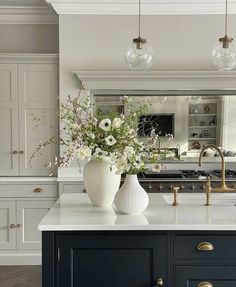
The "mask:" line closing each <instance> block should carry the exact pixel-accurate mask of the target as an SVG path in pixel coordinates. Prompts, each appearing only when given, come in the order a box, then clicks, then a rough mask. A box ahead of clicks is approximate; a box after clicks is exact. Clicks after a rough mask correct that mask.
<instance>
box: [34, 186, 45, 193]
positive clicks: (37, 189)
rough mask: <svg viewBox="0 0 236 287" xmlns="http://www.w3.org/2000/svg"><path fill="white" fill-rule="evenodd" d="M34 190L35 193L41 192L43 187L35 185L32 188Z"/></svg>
mask: <svg viewBox="0 0 236 287" xmlns="http://www.w3.org/2000/svg"><path fill="white" fill-rule="evenodd" d="M34 192H36V193H42V192H43V189H42V188H41V187H37V188H35V189H34Z"/></svg>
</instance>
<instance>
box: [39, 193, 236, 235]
mask: <svg viewBox="0 0 236 287" xmlns="http://www.w3.org/2000/svg"><path fill="white" fill-rule="evenodd" d="M168 196H170V194H169V195H168ZM171 196H172V195H171ZM180 196H181V195H180ZM227 196H229V195H228V194H224V195H223V198H226V199H227ZM230 196H231V197H232V199H231V201H230V200H229V201H224V200H222V201H220V202H217V204H216V205H214V204H213V205H212V206H210V207H206V206H204V203H205V194H199V195H198V198H197V200H196V204H194V201H192V202H190V203H184V201H183V203H182V204H180V206H178V207H172V206H171V204H170V202H169V203H167V202H168V200H169V201H170V199H171V197H169V198H168V200H166V199H165V195H164V196H163V195H162V194H157V193H155V194H149V197H150V203H149V206H148V208H147V209H146V210H145V211H144V212H143V214H139V215H125V214H121V213H119V212H118V211H117V210H116V208H115V207H114V208H113V207H94V206H93V205H92V204H91V203H90V201H89V199H88V196H87V195H86V194H71V193H69V194H63V195H62V196H61V197H60V199H59V200H58V201H57V202H56V203H55V204H54V206H53V207H52V208H51V209H50V211H49V212H48V213H47V215H46V216H45V217H44V219H43V220H42V221H41V222H40V224H39V230H42V231H94V230H97V231H105V230H111V231H112V230H130V231H131V230H144V231H145V230H159V231H161V230H175V231H176V230H182V231H183V230H201V231H202V230H207V231H209V230H212V231H213V230H215V231H216V230H221V231H222V230H224V231H236V207H235V206H234V202H235V203H236V194H231V195H230ZM234 198H235V201H234ZM179 199H180V202H181V200H182V199H181V197H180V198H179Z"/></svg>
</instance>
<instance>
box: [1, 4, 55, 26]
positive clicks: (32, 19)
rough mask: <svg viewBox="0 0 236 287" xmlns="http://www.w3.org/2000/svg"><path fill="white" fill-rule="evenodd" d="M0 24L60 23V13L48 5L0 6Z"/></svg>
mask: <svg viewBox="0 0 236 287" xmlns="http://www.w3.org/2000/svg"><path fill="white" fill-rule="evenodd" d="M0 24H58V15H56V14H55V12H54V11H52V10H51V9H49V8H48V7H33V6H24V7H22V6H0Z"/></svg>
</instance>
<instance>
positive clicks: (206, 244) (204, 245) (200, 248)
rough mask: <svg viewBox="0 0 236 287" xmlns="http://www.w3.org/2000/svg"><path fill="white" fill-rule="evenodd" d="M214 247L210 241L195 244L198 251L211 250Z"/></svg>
mask: <svg viewBox="0 0 236 287" xmlns="http://www.w3.org/2000/svg"><path fill="white" fill-rule="evenodd" d="M214 249H215V247H214V245H213V244H212V243H210V242H201V243H199V244H198V245H197V250H198V251H213V250H214Z"/></svg>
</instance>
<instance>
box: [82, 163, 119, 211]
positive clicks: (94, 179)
mask: <svg viewBox="0 0 236 287" xmlns="http://www.w3.org/2000/svg"><path fill="white" fill-rule="evenodd" d="M120 178H121V176H120V175H117V174H116V168H115V167H114V166H113V167H112V169H111V163H110V162H109V161H101V160H97V159H91V160H90V161H89V162H88V163H87V164H86V165H85V167H84V185H85V189H86V191H87V194H88V196H89V199H90V200H91V202H92V203H93V205H95V206H109V205H111V204H112V203H113V201H114V197H115V194H116V192H117V191H118V189H119V186H120Z"/></svg>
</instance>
